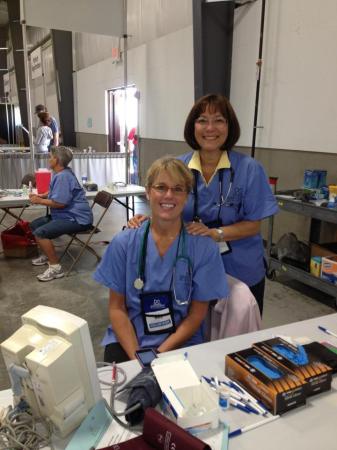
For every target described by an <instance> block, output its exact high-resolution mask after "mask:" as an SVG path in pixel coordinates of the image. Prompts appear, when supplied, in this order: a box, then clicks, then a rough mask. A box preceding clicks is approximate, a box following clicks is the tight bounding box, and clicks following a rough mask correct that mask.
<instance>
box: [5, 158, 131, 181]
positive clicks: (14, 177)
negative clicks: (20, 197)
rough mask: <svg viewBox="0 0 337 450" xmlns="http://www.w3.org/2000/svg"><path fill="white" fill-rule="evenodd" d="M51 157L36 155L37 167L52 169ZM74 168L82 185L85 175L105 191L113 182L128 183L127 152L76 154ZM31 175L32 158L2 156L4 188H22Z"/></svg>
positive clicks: (73, 161)
mask: <svg viewBox="0 0 337 450" xmlns="http://www.w3.org/2000/svg"><path fill="white" fill-rule="evenodd" d="M48 158H49V156H48V155H35V162H36V167H37V168H47V167H48ZM70 167H71V168H72V170H73V171H74V173H75V175H76V176H77V178H78V180H79V181H80V182H81V178H82V175H86V176H87V177H88V181H92V182H94V183H96V184H97V185H98V187H100V188H102V187H104V186H106V185H108V184H109V183H115V182H117V181H122V182H125V156H124V154H123V153H108V154H107V153H94V154H81V153H75V154H74V159H73V160H72V162H71V164H70ZM27 173H30V155H29V153H28V154H24V155H23V154H6V153H4V154H0V188H1V189H6V188H7V189H18V188H20V187H21V180H22V178H23V177H24V175H26V174H27Z"/></svg>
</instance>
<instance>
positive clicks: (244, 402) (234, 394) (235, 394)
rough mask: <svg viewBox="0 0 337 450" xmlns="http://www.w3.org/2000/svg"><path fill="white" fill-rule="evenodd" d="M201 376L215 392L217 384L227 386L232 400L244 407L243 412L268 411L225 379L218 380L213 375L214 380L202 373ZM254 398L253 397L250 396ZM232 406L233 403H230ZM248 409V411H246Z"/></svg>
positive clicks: (217, 388)
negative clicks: (241, 393) (240, 392)
mask: <svg viewBox="0 0 337 450" xmlns="http://www.w3.org/2000/svg"><path fill="white" fill-rule="evenodd" d="M202 378H204V380H205V381H206V382H207V383H208V384H209V385H210V386H211V388H213V389H215V390H217V392H218V391H219V384H220V385H221V384H223V385H225V386H227V387H228V388H229V391H230V397H231V398H232V399H233V400H236V401H238V402H239V404H240V403H241V406H242V407H245V409H244V411H245V412H253V413H254V414H261V415H266V414H268V411H267V410H266V409H264V408H263V407H262V406H260V405H259V404H258V403H257V401H256V399H255V401H254V402H253V401H252V400H251V399H249V398H247V397H246V396H244V395H240V394H239V391H238V389H235V388H233V386H231V384H230V383H228V382H225V381H218V380H217V377H214V381H213V378H212V379H211V378H208V377H205V376H204V375H202ZM252 398H254V397H252ZM231 404H232V405H233V406H236V405H234V404H233V403H231ZM239 409H240V408H239ZM247 410H248V411H247Z"/></svg>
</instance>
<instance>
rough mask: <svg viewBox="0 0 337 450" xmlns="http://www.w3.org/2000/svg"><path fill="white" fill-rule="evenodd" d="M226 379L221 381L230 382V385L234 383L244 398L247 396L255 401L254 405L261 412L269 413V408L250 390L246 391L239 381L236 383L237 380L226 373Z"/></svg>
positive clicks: (234, 386)
mask: <svg viewBox="0 0 337 450" xmlns="http://www.w3.org/2000/svg"><path fill="white" fill-rule="evenodd" d="M225 379H226V381H220V383H224V384H226V383H229V385H230V386H232V385H233V388H234V389H235V390H237V391H238V392H240V393H241V394H242V396H243V397H244V398H246V399H247V400H250V401H251V402H252V403H254V405H256V407H257V408H258V409H259V410H260V411H261V414H263V415H266V414H268V410H267V408H266V407H265V405H264V404H263V403H262V402H260V401H259V400H257V399H256V398H255V397H254V396H253V395H251V394H250V393H249V392H248V391H246V390H245V389H244V388H243V387H242V386H240V385H239V384H238V383H236V382H235V381H233V380H231V379H230V378H228V377H226V375H225Z"/></svg>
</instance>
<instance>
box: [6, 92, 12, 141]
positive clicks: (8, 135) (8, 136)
mask: <svg viewBox="0 0 337 450" xmlns="http://www.w3.org/2000/svg"><path fill="white" fill-rule="evenodd" d="M8 120H9V118H8V103H7V101H6V122H7V142H8V144H10V143H11V138H10V132H9V121H8Z"/></svg>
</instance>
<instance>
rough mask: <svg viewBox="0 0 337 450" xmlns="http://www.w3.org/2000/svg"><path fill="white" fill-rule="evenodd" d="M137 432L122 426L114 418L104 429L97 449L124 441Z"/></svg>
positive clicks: (134, 435)
mask: <svg viewBox="0 0 337 450" xmlns="http://www.w3.org/2000/svg"><path fill="white" fill-rule="evenodd" d="M136 436H137V434H135V433H133V432H132V431H130V430H127V429H126V428H123V427H122V426H121V425H119V424H118V423H117V422H116V421H115V420H112V422H111V424H110V426H109V428H108V429H107V430H106V432H105V434H104V436H103V437H102V439H101V440H100V441H99V444H98V446H97V447H96V448H97V449H99V448H104V447H109V446H110V445H114V444H119V443H120V442H125V441H127V440H128V439H132V438H134V437H136Z"/></svg>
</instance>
